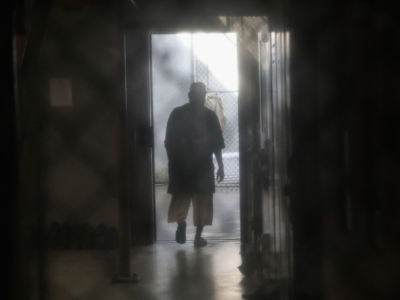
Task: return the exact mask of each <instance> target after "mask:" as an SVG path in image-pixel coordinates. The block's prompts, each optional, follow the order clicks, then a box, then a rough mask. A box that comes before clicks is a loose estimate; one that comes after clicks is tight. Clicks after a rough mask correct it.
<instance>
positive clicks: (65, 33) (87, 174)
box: [40, 5, 122, 226]
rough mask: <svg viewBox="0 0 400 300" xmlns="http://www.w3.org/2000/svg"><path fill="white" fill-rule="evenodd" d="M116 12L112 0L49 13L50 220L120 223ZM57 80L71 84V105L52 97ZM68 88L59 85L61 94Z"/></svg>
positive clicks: (44, 55)
mask: <svg viewBox="0 0 400 300" xmlns="http://www.w3.org/2000/svg"><path fill="white" fill-rule="evenodd" d="M116 13H117V12H116V9H115V7H112V6H111V7H110V6H109V5H107V6H106V5H103V6H101V5H98V6H80V7H72V8H68V7H63V6H55V7H53V9H52V10H51V12H50V16H49V20H48V24H47V30H46V33H45V36H44V40H43V44H42V46H41V54H40V55H41V60H40V72H42V76H43V84H44V85H45V87H44V89H43V91H44V93H45V94H44V95H43V97H44V98H45V99H46V100H45V101H44V103H43V105H44V114H43V115H42V121H43V132H42V133H43V167H44V170H43V172H44V174H43V176H44V178H43V193H44V199H45V206H46V216H45V217H46V223H51V222H54V221H58V222H64V221H67V222H71V223H77V222H87V223H89V224H92V225H97V224H99V223H104V224H107V225H113V226H117V203H118V201H117V197H118V195H117V178H116V176H117V163H118V134H119V132H118V130H119V127H118V126H119V114H118V113H119V107H120V105H121V94H122V93H121V90H120V87H121V83H120V82H119V79H120V78H121V68H120V67H121V64H120V61H121V53H120V49H119V43H118V41H119V36H120V35H119V32H118V30H117V26H118V24H117V20H116V17H117V16H116ZM58 78H63V79H66V80H68V81H69V82H70V91H69V92H70V93H71V96H72V103H71V105H64V106H57V104H56V103H53V102H52V101H54V100H52V99H50V95H49V94H50V89H51V88H52V87H51V82H52V80H53V79H58ZM68 90H69V87H67V89H66V90H63V89H59V90H57V97H62V96H63V94H65V93H68Z"/></svg>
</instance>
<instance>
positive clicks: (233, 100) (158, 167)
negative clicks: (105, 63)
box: [151, 33, 240, 240]
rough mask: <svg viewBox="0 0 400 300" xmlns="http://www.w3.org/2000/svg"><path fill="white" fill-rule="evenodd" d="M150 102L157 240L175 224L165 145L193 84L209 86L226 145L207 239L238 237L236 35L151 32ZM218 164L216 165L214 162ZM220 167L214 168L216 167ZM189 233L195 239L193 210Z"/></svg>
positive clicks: (169, 237)
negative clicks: (171, 220) (175, 114)
mask: <svg viewBox="0 0 400 300" xmlns="http://www.w3.org/2000/svg"><path fill="white" fill-rule="evenodd" d="M151 43H152V100H153V101H152V103H153V125H154V127H153V128H154V168H155V170H154V171H155V172H154V174H155V175H154V176H155V209H156V236H157V240H173V239H174V238H175V229H176V224H168V223H167V212H168V206H169V202H170V198H171V196H170V195H169V194H168V193H167V184H168V160H167V155H166V151H165V147H164V139H165V129H166V123H167V120H168V117H169V114H170V113H171V111H172V110H173V109H174V108H175V107H177V106H180V105H183V104H185V103H187V102H188V96H187V94H188V91H189V87H190V84H191V82H196V81H201V82H204V83H205V84H206V86H207V96H206V106H207V107H208V108H210V109H212V110H213V111H215V113H216V114H217V117H218V119H219V122H220V125H221V128H222V129H223V136H224V140H225V149H223V154H222V157H223V161H224V166H225V179H224V180H223V181H222V182H221V183H218V184H216V193H215V194H214V218H213V225H212V226H207V227H205V229H204V233H203V235H204V236H205V237H206V238H208V239H239V238H240V199H239V195H240V191H239V133H238V68H237V45H236V34H235V33H178V34H153V35H152V37H151ZM214 165H215V166H216V163H215V164H214ZM216 169H217V168H215V170H216ZM187 221H188V227H187V234H188V239H192V238H193V234H194V230H195V228H194V226H192V213H191V210H190V211H189V218H188V220H187Z"/></svg>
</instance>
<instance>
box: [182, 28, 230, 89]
mask: <svg viewBox="0 0 400 300" xmlns="http://www.w3.org/2000/svg"><path fill="white" fill-rule="evenodd" d="M177 36H178V39H179V40H180V42H181V43H182V44H183V45H184V46H185V47H188V48H189V47H191V46H192V47H193V54H194V56H195V57H196V58H197V59H198V60H200V61H201V62H202V63H204V64H205V65H207V66H208V68H209V70H210V72H211V73H212V74H213V75H214V76H215V78H216V79H217V80H218V81H219V82H220V83H221V84H222V85H223V86H224V87H225V89H226V90H230V91H237V89H238V70H237V63H236V62H237V53H236V34H235V33H192V34H190V33H179V34H178V35H177ZM232 62H235V63H232Z"/></svg>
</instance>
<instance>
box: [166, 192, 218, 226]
mask: <svg viewBox="0 0 400 300" xmlns="http://www.w3.org/2000/svg"><path fill="white" fill-rule="evenodd" d="M191 201H192V203H193V225H194V226H205V225H211V224H212V219H213V194H185V193H181V194H173V195H172V198H171V203H170V205H169V209H168V223H172V222H183V221H185V220H186V217H187V214H188V211H189V207H190V202H191Z"/></svg>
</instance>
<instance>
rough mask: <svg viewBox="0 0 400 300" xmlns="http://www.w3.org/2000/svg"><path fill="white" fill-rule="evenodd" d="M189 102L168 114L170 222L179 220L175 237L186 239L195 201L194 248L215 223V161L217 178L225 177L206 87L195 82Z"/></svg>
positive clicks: (221, 143) (202, 243)
mask: <svg viewBox="0 0 400 300" xmlns="http://www.w3.org/2000/svg"><path fill="white" fill-rule="evenodd" d="M188 96H189V103H187V104H184V105H182V106H179V107H176V108H175V109H174V110H173V111H172V112H171V115H170V116H169V119H168V123H167V131H166V137H165V147H166V150H167V155H168V168H169V170H168V171H169V184H168V193H170V194H172V199H171V204H170V206H169V210H168V222H169V223H171V222H177V223H178V227H177V230H176V234H175V239H176V241H177V242H178V243H181V244H183V243H185V242H186V217H187V213H188V210H189V206H190V202H191V201H192V203H193V223H194V226H196V235H195V239H194V245H195V247H203V246H205V245H206V244H207V241H206V240H205V239H204V238H202V237H201V233H202V231H203V227H204V226H205V225H211V224H212V218H213V194H214V192H215V182H214V164H213V161H212V155H213V153H214V154H215V157H216V160H217V162H218V171H217V181H218V182H221V181H222V180H223V179H224V165H223V162H222V155H221V150H222V149H223V148H224V147H225V144H224V139H223V137H222V131H221V127H220V124H219V121H218V118H217V116H216V114H215V113H214V112H213V111H212V110H210V109H208V108H206V107H204V102H205V96H206V86H205V85H204V83H202V82H195V83H192V85H191V86H190V91H189V94H188Z"/></svg>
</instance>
